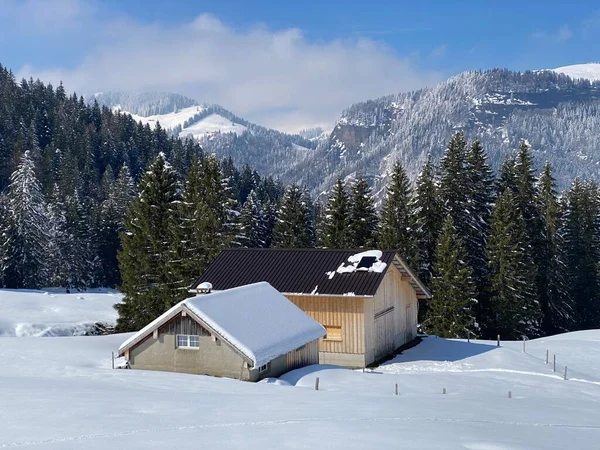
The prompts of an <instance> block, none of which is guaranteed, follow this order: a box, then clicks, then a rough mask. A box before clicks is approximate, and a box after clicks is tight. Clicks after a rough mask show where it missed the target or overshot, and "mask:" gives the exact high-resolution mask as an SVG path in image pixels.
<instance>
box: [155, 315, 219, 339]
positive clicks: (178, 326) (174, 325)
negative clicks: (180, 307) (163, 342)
mask: <svg viewBox="0 0 600 450" xmlns="http://www.w3.org/2000/svg"><path fill="white" fill-rule="evenodd" d="M158 332H159V334H191V335H196V336H210V332H209V331H208V330H207V329H205V328H204V327H203V326H202V325H200V324H199V323H198V322H196V321H195V320H194V319H192V318H191V317H190V316H189V315H187V316H182V315H181V314H178V315H177V316H175V317H173V318H172V319H171V320H169V321H168V322H167V323H165V324H164V325H162V326H161V327H160V328H159V329H158Z"/></svg>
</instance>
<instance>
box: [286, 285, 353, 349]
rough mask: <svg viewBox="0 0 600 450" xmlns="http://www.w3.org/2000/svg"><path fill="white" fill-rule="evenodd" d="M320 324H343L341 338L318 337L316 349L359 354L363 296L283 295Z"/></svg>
mask: <svg viewBox="0 0 600 450" xmlns="http://www.w3.org/2000/svg"><path fill="white" fill-rule="evenodd" d="M286 297H287V298H288V299H289V300H290V301H291V302H293V303H294V304H295V305H296V306H298V307H299V308H300V309H302V311H304V312H305V313H306V314H308V315H309V316H310V317H312V318H313V319H315V320H316V321H317V322H319V323H320V324H321V325H323V326H326V325H334V326H335V325H338V326H341V327H342V340H341V341H333V340H327V339H320V340H319V351H321V352H332V353H354V354H362V353H364V351H365V334H364V333H365V330H364V302H365V299H363V298H362V297H350V296H348V297H328V296H310V295H286Z"/></svg>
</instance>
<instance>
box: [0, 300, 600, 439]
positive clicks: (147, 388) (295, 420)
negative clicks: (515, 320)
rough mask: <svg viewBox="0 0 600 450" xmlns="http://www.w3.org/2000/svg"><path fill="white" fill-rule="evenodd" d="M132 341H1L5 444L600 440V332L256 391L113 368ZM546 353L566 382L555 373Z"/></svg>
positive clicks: (431, 345) (410, 357)
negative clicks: (115, 355) (554, 359)
mask: <svg viewBox="0 0 600 450" xmlns="http://www.w3.org/2000/svg"><path fill="white" fill-rule="evenodd" d="M84 296H85V294H84ZM29 322H35V320H30V321H29ZM128 336H129V335H112V336H93V337H83V336H77V337H54V338H39V337H21V338H18V337H4V338H0V448H9V447H24V448H28V447H30V448H36V449H37V448H39V449H80V448H85V449H106V448H118V449H137V448H140V449H142V448H143V449H154V448H156V449H159V448H160V449H163V448H177V449H199V448H212V449H216V448H218V449H221V448H233V449H247V448H266V449H274V448H289V449H300V448H322V447H323V448H335V449H337V448H345V449H348V448H350V449H366V448H385V449H387V448H394V449H395V448H411V449H480V450H484V449H485V450H498V449H571V448H577V449H596V448H598V442H600V378H599V377H600V371H599V369H600V331H589V332H579V333H571V334H568V335H562V336H556V337H552V338H546V339H541V340H536V341H529V342H527V353H525V354H524V353H522V351H521V350H522V344H521V343H520V342H516V343H503V344H502V347H500V348H497V347H495V343H493V342H474V343H466V342H462V341H447V340H443V339H436V338H435V337H428V338H425V339H424V341H423V342H422V343H421V344H419V345H418V346H416V347H414V348H413V349H411V350H408V351H406V352H405V353H404V354H403V355H401V356H399V357H397V358H396V359H395V360H393V361H390V362H388V363H387V364H385V365H383V366H381V367H380V368H378V369H376V370H374V371H372V372H371V371H367V372H365V373H363V372H362V371H351V370H346V369H341V368H337V367H333V366H312V367H308V368H303V369H299V370H297V371H294V372H291V373H289V374H286V375H285V376H283V377H282V378H281V379H280V380H277V381H276V380H270V382H261V383H257V384H252V383H245V382H239V381H236V380H230V379H221V378H211V377H205V376H197V375H186V374H173V373H161V372H150V371H136V370H111V368H110V366H111V363H110V357H111V351H114V350H116V349H117V348H118V346H119V345H120V344H121V343H122V341H123V340H125V339H126V338H127V337H128ZM546 349H549V350H550V352H551V353H550V354H551V355H552V354H556V355H557V361H558V362H559V364H560V367H559V369H558V371H559V372H560V373H554V372H553V371H552V366H551V365H546V364H545V361H544V359H545V354H546ZM551 359H552V356H551ZM565 363H566V364H568V366H569V378H571V377H572V378H571V379H569V380H567V381H565V380H563V379H562V370H563V366H562V364H565ZM317 376H318V377H319V379H320V388H319V391H315V390H314V381H315V378H316V377H317ZM573 378H575V379H573ZM396 383H398V385H399V391H400V395H399V396H396V395H394V389H395V384H396ZM444 388H446V390H447V394H445V395H444V394H442V389H444ZM508 391H511V392H512V398H508Z"/></svg>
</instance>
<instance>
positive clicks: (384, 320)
mask: <svg viewBox="0 0 600 450" xmlns="http://www.w3.org/2000/svg"><path fill="white" fill-rule="evenodd" d="M417 302H418V300H417V296H416V293H415V291H414V289H413V288H412V286H411V285H410V284H409V283H408V281H407V280H402V274H401V273H400V271H399V270H398V269H397V268H396V267H395V266H393V265H391V266H390V267H389V268H388V270H387V272H386V275H385V277H384V279H383V281H382V283H381V285H380V286H379V289H378V290H377V294H376V295H375V297H373V299H372V300H371V301H367V302H365V339H366V348H367V351H369V350H373V351H374V352H375V355H377V357H379V356H382V354H383V353H385V352H387V351H389V350H390V349H389V347H390V340H391V339H392V336H393V337H396V336H398V335H401V336H402V340H403V341H404V335H405V334H406V325H407V317H406V313H407V309H406V306H407V305H408V304H410V305H411V308H410V310H409V314H410V317H409V318H408V324H409V326H411V327H413V326H415V325H416V320H417V319H416V317H417V311H418V303H417ZM392 306H393V307H394V310H393V311H392V312H388V313H387V314H385V315H384V316H382V317H379V318H378V319H376V318H375V317H376V315H377V314H378V313H381V312H384V311H388V310H389V308H391V307H392ZM389 315H391V317H388V316H389ZM392 317H393V319H392ZM381 327H384V328H385V330H382V329H381ZM413 337H414V336H413Z"/></svg>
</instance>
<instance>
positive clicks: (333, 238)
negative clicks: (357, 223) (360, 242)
mask: <svg viewBox="0 0 600 450" xmlns="http://www.w3.org/2000/svg"><path fill="white" fill-rule="evenodd" d="M349 203H350V202H349V199H348V194H347V193H346V189H345V186H344V183H343V181H342V179H341V178H338V179H337V182H336V184H335V186H334V187H333V189H332V190H331V193H330V194H329V199H328V200H327V206H326V208H325V212H324V217H323V222H322V223H321V226H320V232H319V234H320V243H321V245H322V246H323V247H325V248H348V246H349V245H350V239H351V235H350V205H349Z"/></svg>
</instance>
